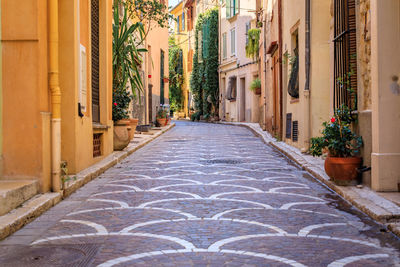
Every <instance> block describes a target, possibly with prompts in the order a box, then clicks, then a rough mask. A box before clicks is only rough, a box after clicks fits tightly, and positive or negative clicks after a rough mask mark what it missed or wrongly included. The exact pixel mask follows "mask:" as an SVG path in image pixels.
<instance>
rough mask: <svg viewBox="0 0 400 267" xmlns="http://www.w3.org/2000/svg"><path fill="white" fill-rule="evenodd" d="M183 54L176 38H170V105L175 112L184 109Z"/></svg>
mask: <svg viewBox="0 0 400 267" xmlns="http://www.w3.org/2000/svg"><path fill="white" fill-rule="evenodd" d="M182 56H183V52H182V49H180V48H179V46H177V45H176V42H175V38H174V37H173V36H172V37H169V51H168V60H169V103H170V107H171V109H172V110H174V111H180V110H182V109H183V101H184V99H183V84H184V76H183V59H182Z"/></svg>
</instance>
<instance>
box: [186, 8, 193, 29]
mask: <svg viewBox="0 0 400 267" xmlns="http://www.w3.org/2000/svg"><path fill="white" fill-rule="evenodd" d="M187 16H188V17H187V29H188V31H191V30H193V7H189V8H188V9H187Z"/></svg>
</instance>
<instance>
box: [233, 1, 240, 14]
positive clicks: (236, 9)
mask: <svg viewBox="0 0 400 267" xmlns="http://www.w3.org/2000/svg"><path fill="white" fill-rule="evenodd" d="M233 2H234V7H235V10H234V13H233V15H236V14H237V13H239V0H233Z"/></svg>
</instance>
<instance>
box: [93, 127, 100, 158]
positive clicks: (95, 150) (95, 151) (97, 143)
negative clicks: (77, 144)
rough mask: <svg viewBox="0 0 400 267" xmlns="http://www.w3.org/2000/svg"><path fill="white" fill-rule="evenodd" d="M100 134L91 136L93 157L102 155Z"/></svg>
mask: <svg viewBox="0 0 400 267" xmlns="http://www.w3.org/2000/svg"><path fill="white" fill-rule="evenodd" d="M101 137H102V134H101V133H95V134H93V157H94V158H96V157H100V156H101V155H102V148H101V147H102V144H101V143H102V142H101Z"/></svg>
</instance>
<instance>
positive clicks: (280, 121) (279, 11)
mask: <svg viewBox="0 0 400 267" xmlns="http://www.w3.org/2000/svg"><path fill="white" fill-rule="evenodd" d="M278 24H279V26H278V28H279V40H278V49H279V116H280V120H279V131H280V138H281V140H282V139H283V131H282V129H283V93H282V91H283V89H282V88H283V74H282V54H283V52H282V51H283V44H282V0H278Z"/></svg>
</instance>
